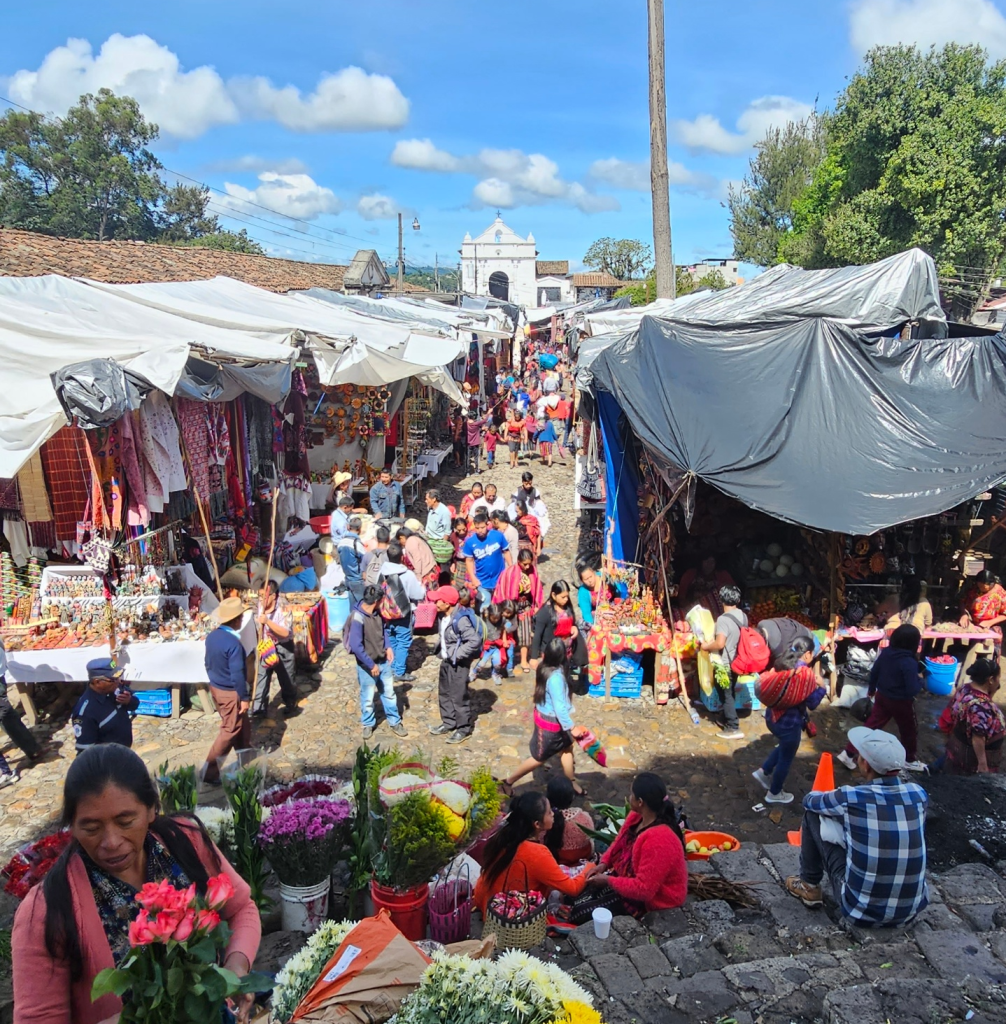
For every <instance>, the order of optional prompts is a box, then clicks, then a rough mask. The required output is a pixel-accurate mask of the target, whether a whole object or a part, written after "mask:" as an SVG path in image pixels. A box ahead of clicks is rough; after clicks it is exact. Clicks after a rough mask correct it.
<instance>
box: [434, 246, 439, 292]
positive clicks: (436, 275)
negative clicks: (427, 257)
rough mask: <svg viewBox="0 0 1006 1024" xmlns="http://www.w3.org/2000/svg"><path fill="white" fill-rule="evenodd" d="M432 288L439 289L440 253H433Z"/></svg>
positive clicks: (437, 290)
mask: <svg viewBox="0 0 1006 1024" xmlns="http://www.w3.org/2000/svg"><path fill="white" fill-rule="evenodd" d="M433 290H434V291H436V292H439V291H440V253H438V252H435V253H434V254H433Z"/></svg>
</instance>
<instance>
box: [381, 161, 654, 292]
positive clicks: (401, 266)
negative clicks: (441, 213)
mask: <svg viewBox="0 0 1006 1024" xmlns="http://www.w3.org/2000/svg"><path fill="white" fill-rule="evenodd" d="M664 148H665V153H666V146H665V147H664ZM666 173H667V161H666V158H665V161H664V174H665V175H666ZM404 290H405V245H404V242H403V241H402V215H401V214H399V215H398V294H399V295H401V294H402V292H403V291H404ZM659 290H660V289H659V287H658V289H657V291H658V292H659Z"/></svg>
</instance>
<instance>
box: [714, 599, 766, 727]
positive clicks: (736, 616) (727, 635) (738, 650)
mask: <svg viewBox="0 0 1006 1024" xmlns="http://www.w3.org/2000/svg"><path fill="white" fill-rule="evenodd" d="M720 601H721V603H722V604H723V614H722V615H721V616H720V617H719V618H718V619H717V620H716V625H715V627H714V629H713V634H714V635H713V639H712V640H706V641H705V642H704V643H703V644H702V650H704V651H708V652H709V653H710V654H718V655H719V656H720V658H721V659H722V661H723V662H724V664H722V665H717V666H715V669H714V671H716V673H717V676H718V679H717V681H718V682H719V685H720V696H721V697H722V698H723V731H722V732H721V733H720V739H723V740H742V739H744V733H742V732H741V731H740V721H739V720H738V718H737V700H736V692H735V688H736V686H737V677H738V676H744V675H752V674H755V673H758V672H762V671H764V669H765V668H766V667H767V666H768V662H769V649H768V644H767V643H766V642H765V638H764V637H763V636H762V635H761V633H759V632H758V631H757V630H756V629H752V628H751V627H750V626H749V625H748V617H747V615H745V613H744V612H743V611H742V610H741V608H740V603H741V592H740V588H739V587H735V586H733V585H730V586H726V587H720ZM720 680H722V682H720Z"/></svg>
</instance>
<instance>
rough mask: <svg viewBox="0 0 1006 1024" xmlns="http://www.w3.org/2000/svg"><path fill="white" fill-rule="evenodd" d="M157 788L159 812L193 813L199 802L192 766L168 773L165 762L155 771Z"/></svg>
mask: <svg viewBox="0 0 1006 1024" xmlns="http://www.w3.org/2000/svg"><path fill="white" fill-rule="evenodd" d="M157 788H158V790H159V792H160V794H161V811H162V813H164V814H174V813H176V812H177V811H194V810H195V809H196V804H197V803H198V800H199V787H198V784H197V780H196V769H195V766H194V765H191V764H188V765H183V766H182V767H181V768H176V769H175V770H174V771H173V772H171V771H168V762H167V761H165V762H164V763H163V764H162V765H161V766H160V767H159V768H158V769H157Z"/></svg>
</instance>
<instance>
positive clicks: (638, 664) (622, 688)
mask: <svg viewBox="0 0 1006 1024" xmlns="http://www.w3.org/2000/svg"><path fill="white" fill-rule="evenodd" d="M619 670H620V671H619ZM587 693H588V695H589V696H591V697H603V696H604V678H603V676H602V679H601V682H600V683H598V684H597V686H591V687H589V688H588V689H587ZM642 693H643V656H642V654H636V653H634V652H633V651H623V652H622V653H621V654H619V655H617V656H616V657H614V658H612V659H611V696H612V697H640V696H642Z"/></svg>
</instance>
